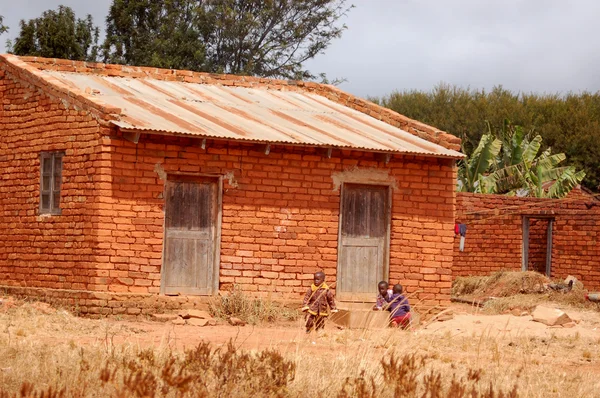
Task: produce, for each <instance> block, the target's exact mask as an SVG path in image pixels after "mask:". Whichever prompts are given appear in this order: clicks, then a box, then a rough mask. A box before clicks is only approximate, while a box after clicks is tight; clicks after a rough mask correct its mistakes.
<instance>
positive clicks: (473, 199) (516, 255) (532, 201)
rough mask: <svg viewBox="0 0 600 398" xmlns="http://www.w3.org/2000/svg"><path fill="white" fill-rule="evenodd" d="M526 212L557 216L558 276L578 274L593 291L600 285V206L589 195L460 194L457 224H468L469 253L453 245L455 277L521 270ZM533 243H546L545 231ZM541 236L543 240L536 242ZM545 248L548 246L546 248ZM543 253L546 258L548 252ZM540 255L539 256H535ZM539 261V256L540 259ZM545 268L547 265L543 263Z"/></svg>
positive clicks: (555, 250)
mask: <svg viewBox="0 0 600 398" xmlns="http://www.w3.org/2000/svg"><path fill="white" fill-rule="evenodd" d="M523 216H530V217H534V218H535V216H542V217H552V218H554V225H553V239H552V267H551V276H552V277H553V278H565V277H566V276H567V275H574V276H576V277H577V278H579V279H580V280H581V281H583V283H584V284H585V286H586V288H588V289H591V290H593V289H600V248H599V247H598V245H597V242H598V237H599V235H600V223H599V222H598V220H599V219H600V207H599V206H598V202H597V201H596V200H595V199H594V198H592V197H590V196H589V195H588V196H587V197H586V196H582V195H576V196H574V197H569V198H567V199H564V200H552V199H536V198H515V197H508V196H500V195H477V194H470V193H458V194H457V200H456V217H457V222H461V223H465V224H467V237H466V244H465V250H464V252H460V251H459V250H458V238H455V240H456V242H455V246H454V264H453V269H452V271H453V275H454V276H467V275H487V274H489V273H491V272H494V271H498V270H502V269H507V270H520V269H521V261H522V257H521V256H522V254H521V251H522V241H523V237H522V236H523V235H522V234H523V231H522V219H523ZM538 224H539V226H542V225H543V224H544V223H543V222H542V223H540V222H537V221H534V220H533V219H532V225H534V233H533V236H532V238H531V240H530V244H531V242H532V241H533V243H534V253H535V252H536V249H535V247H536V245H537V246H540V245H542V242H541V240H543V239H545V231H544V232H543V234H542V232H541V229H540V234H539V235H540V236H538V237H537V238H536V236H537V235H536V233H535V231H536V228H537V227H535V225H538ZM536 239H537V240H538V243H535V242H536ZM544 249H545V246H544ZM539 251H540V256H541V255H543V257H544V261H545V252H543V251H542V250H539ZM534 255H535V254H534ZM538 262H539V259H538ZM542 269H543V267H542Z"/></svg>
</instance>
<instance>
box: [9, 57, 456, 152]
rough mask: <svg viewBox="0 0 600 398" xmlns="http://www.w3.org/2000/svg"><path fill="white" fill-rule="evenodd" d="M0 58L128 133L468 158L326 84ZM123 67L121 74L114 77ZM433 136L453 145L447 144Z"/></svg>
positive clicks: (424, 130) (446, 137)
mask: <svg viewBox="0 0 600 398" xmlns="http://www.w3.org/2000/svg"><path fill="white" fill-rule="evenodd" d="M2 58H4V60H5V62H9V63H13V64H16V65H17V66H18V65H19V64H23V62H20V61H29V62H26V64H27V67H26V69H28V71H29V72H31V73H34V74H35V75H36V76H37V77H38V78H40V79H42V80H43V81H46V82H50V83H51V84H54V85H55V86H57V87H61V88H62V89H63V91H65V89H66V90H67V91H69V92H70V93H72V94H74V95H76V96H83V97H85V98H86V99H88V100H89V101H91V102H92V103H96V102H97V103H99V104H102V105H103V106H104V109H109V110H111V111H112V112H117V111H118V114H115V115H112V117H110V118H109V119H110V123H111V124H113V125H116V126H118V127H119V128H120V129H122V130H123V131H138V132H144V133H160V134H162V133H169V134H175V135H186V136H198V137H206V138H217V139H227V140H237V141H249V142H260V143H273V144H277V143H279V144H291V145H304V146H321V147H337V148H348V149H357V150H367V151H376V152H387V153H404V154H413V155H424V156H434V157H448V158H461V157H463V155H462V154H461V153H460V152H458V151H456V150H454V149H456V148H457V147H458V145H457V143H460V140H458V139H455V137H452V136H449V135H448V134H446V133H443V132H440V131H437V130H435V129H433V128H431V127H430V126H426V125H423V124H420V123H418V122H415V121H411V120H410V119H408V118H404V117H402V116H401V115H398V114H396V113H395V112H392V111H390V110H387V109H384V108H381V107H378V106H377V105H375V104H371V103H368V102H367V101H364V100H358V99H356V100H355V101H352V100H353V98H354V97H352V96H349V95H348V94H345V93H343V92H341V91H339V90H337V89H333V88H331V87H328V86H323V85H317V84H314V83H303V82H282V81H277V80H267V79H258V78H248V77H242V78H240V77H237V76H227V75H208V74H198V73H194V72H186V71H165V70H157V69H155V68H131V67H122V66H116V65H104V64H86V63H75V62H73V61H66V62H64V61H63V60H54V61H55V62H54V64H53V63H52V62H51V61H52V60H46V59H39V58H21V59H19V58H17V57H14V56H7V55H4V56H2V57H0V60H1V59H2ZM59 61H62V62H59ZM69 63H70V64H69ZM65 65H71V68H69V67H68V66H67V67H65ZM32 66H33V68H32ZM117 69H119V73H113V71H116V70H117ZM169 72H172V73H171V74H169ZM178 74H179V76H180V78H177V76H178ZM194 77H196V78H194ZM224 79H226V80H224ZM294 83H295V84H294ZM320 91H325V92H326V94H327V96H324V95H322V93H321V92H320ZM331 93H334V94H336V95H335V96H333V97H332V96H331V95H330V94H331ZM339 96H342V97H344V96H345V100H346V103H351V104H352V106H348V105H344V104H340V103H339V102H336V101H334V100H332V99H330V98H334V99H337V98H338V97H339ZM328 97H329V98H328ZM364 104H366V105H365V106H363V105H364ZM377 108H380V109H377ZM357 109H359V110H357ZM361 110H362V111H361ZM374 110H378V111H379V113H377V112H374ZM367 113H368V114H367ZM371 115H374V116H378V117H379V119H381V120H378V118H376V117H373V116H371ZM396 115H397V116H398V117H402V118H404V119H406V120H407V122H406V126H407V127H410V129H411V132H408V131H406V130H405V129H402V128H400V127H397V126H394V125H392V124H391V123H390V121H396V120H397V119H398V118H395V116H396ZM386 121H387V122H386ZM402 122H403V120H400V121H399V124H400V125H402ZM411 122H412V124H411ZM396 124H398V123H396ZM427 130H432V131H433V133H431V132H428V131H427ZM429 138H432V140H433V141H435V140H436V139H437V140H438V141H440V142H447V143H448V142H449V144H448V145H445V146H446V147H444V146H442V145H440V144H438V143H435V142H431V140H429Z"/></svg>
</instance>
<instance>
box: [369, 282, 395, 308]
mask: <svg viewBox="0 0 600 398" xmlns="http://www.w3.org/2000/svg"><path fill="white" fill-rule="evenodd" d="M389 287H390V285H389V283H387V282H386V281H381V282H379V283H378V284H377V290H378V291H379V294H378V295H377V301H376V302H375V305H374V306H373V311H381V310H384V309H387V305H388V303H389V302H390V301H391V300H392V294H393V292H392V290H391V289H389Z"/></svg>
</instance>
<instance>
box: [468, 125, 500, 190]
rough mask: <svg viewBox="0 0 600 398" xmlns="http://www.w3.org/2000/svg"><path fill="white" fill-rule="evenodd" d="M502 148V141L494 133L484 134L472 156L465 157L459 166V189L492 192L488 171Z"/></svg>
mask: <svg viewBox="0 0 600 398" xmlns="http://www.w3.org/2000/svg"><path fill="white" fill-rule="evenodd" d="M501 148H502V141H500V140H499V139H497V138H495V137H494V136H493V135H492V134H484V135H483V136H482V137H481V139H480V140H479V144H478V145H477V148H475V150H474V151H473V153H472V154H471V156H469V157H468V158H466V159H463V160H461V161H460V163H459V168H458V189H459V191H462V192H478V193H492V192H491V190H492V189H493V187H492V186H490V184H489V182H488V181H487V179H486V173H487V172H488V170H489V168H490V167H491V166H492V164H494V162H495V160H496V157H497V156H498V154H499V153H500V149H501Z"/></svg>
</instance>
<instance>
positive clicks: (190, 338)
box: [0, 304, 600, 351]
mask: <svg viewBox="0 0 600 398" xmlns="http://www.w3.org/2000/svg"><path fill="white" fill-rule="evenodd" d="M0 308H1V307H0ZM23 309H24V311H25V312H26V313H34V314H36V315H39V316H37V317H31V318H29V320H27V319H19V320H17V319H16V317H15V316H13V317H11V316H7V315H6V313H5V314H4V317H3V318H4V319H3V320H4V321H5V322H3V323H4V325H3V326H4V328H3V329H4V333H9V334H10V331H11V330H12V332H13V333H12V334H13V338H14V339H15V340H16V341H19V340H29V339H32V338H35V339H36V340H37V341H43V342H46V343H48V344H61V343H65V342H69V341H71V342H74V343H76V344H78V345H83V346H86V345H92V346H97V345H106V344H111V345H123V344H129V345H135V346H138V347H142V348H150V347H154V348H158V347H165V346H167V347H170V348H171V349H178V350H181V349H185V348H190V347H194V346H196V345H198V343H200V342H202V341H208V342H211V343H212V344H213V345H216V346H220V345H224V344H227V343H228V342H229V341H234V342H235V344H236V345H237V346H238V347H240V348H244V349H249V350H259V349H267V348H277V349H279V350H282V349H283V350H284V351H285V350H288V349H294V348H295V347H296V346H298V345H304V344H307V343H309V344H310V345H321V344H327V345H329V344H330V343H331V339H333V340H334V341H335V340H336V337H339V336H345V337H347V338H353V339H363V340H364V339H366V338H369V336H372V335H379V334H381V333H392V336H394V338H396V337H397V338H400V339H402V338H407V337H408V336H427V337H428V338H434V337H436V336H438V337H444V338H448V337H450V338H453V337H458V336H463V337H464V336H467V337H469V336H481V335H488V336H493V337H495V338H499V339H513V338H519V337H528V338H551V337H557V338H577V339H598V340H600V312H597V311H585V310H579V309H571V308H569V309H565V311H566V312H567V313H568V315H569V316H570V317H571V319H573V320H575V322H576V325H575V326H574V327H571V328H563V327H548V326H546V325H544V324H542V323H539V322H534V321H533V320H532V317H531V315H525V316H515V315H485V314H482V313H481V312H480V311H479V309H478V308H476V307H472V306H469V305H465V304H453V305H452V307H451V312H452V314H453V318H452V319H450V320H446V321H443V322H440V321H434V322H431V323H427V324H425V325H421V326H417V327H415V328H414V329H413V330H410V331H401V330H392V329H387V330H381V329H375V330H343V329H341V328H338V327H337V325H335V324H334V323H333V322H331V321H330V322H328V323H327V324H326V328H325V331H324V332H323V333H320V334H313V335H310V336H307V335H306V333H305V332H304V328H303V320H302V319H299V320H297V321H294V322H280V323H278V324H273V325H260V326H254V325H246V326H243V327H240V326H231V325H229V324H228V323H227V322H226V321H224V320H219V321H218V324H217V325H216V326H205V327H197V326H191V325H174V324H172V323H171V322H154V321H122V320H114V319H102V320H92V319H84V318H76V317H73V316H72V315H70V314H69V313H67V312H66V311H62V310H58V311H56V312H54V311H52V314H44V312H45V311H40V310H39V309H38V308H37V307H36V305H29V304H25V305H24V307H23ZM5 312H6V311H5ZM44 315H45V316H44ZM0 319H1V318H0ZM0 332H1V331H0Z"/></svg>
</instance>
